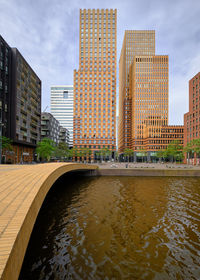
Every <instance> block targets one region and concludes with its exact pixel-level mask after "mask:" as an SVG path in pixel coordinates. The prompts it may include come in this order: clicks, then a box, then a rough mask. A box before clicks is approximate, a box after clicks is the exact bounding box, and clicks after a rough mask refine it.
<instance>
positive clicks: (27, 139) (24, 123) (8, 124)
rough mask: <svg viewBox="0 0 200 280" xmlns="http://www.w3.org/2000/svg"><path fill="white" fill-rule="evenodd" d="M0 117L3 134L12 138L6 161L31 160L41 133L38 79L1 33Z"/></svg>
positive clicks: (39, 83)
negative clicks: (11, 153) (10, 149)
mask: <svg viewBox="0 0 200 280" xmlns="http://www.w3.org/2000/svg"><path fill="white" fill-rule="evenodd" d="M0 43H1V49H0V119H2V122H1V121H0V123H2V135H4V136H6V137H9V138H11V140H12V141H13V154H14V156H12V157H11V156H10V157H9V154H7V155H6V154H5V155H4V158H5V161H6V160H7V159H8V158H10V160H11V162H13V163H18V162H24V161H25V162H31V161H33V160H34V157H35V156H34V153H35V152H34V151H35V148H36V145H37V142H38V141H40V134H41V80H40V79H39V77H38V76H37V75H36V73H35V72H34V71H33V69H32V68H31V67H30V65H29V64H28V63H27V62H26V60H25V59H24V57H23V56H22V55H21V53H20V52H19V51H18V50H17V49H16V48H11V47H10V46H9V45H8V44H7V43H6V42H5V40H4V39H3V38H2V37H1V36H0Z"/></svg>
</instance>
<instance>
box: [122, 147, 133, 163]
mask: <svg viewBox="0 0 200 280" xmlns="http://www.w3.org/2000/svg"><path fill="white" fill-rule="evenodd" d="M133 155H134V151H133V150H132V149H128V148H126V149H125V150H124V156H125V157H126V159H128V162H130V157H132V156H133Z"/></svg>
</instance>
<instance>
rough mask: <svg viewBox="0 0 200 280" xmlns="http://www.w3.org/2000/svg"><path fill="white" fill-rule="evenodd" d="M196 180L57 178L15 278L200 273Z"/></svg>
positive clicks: (184, 275)
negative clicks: (68, 180) (58, 180)
mask: <svg viewBox="0 0 200 280" xmlns="http://www.w3.org/2000/svg"><path fill="white" fill-rule="evenodd" d="M199 183H200V180H199V179H196V178H192V179H191V178H134V177H99V178H82V179H81V180H78V181H76V180H75V181H74V182H73V181H72V182H71V183H70V186H69V184H68V183H67V182H62V184H63V187H62V186H61V187H60V188H59V189H56V191H54V192H53V193H52V195H51V194H50V195H49V197H48V202H45V205H44V207H43V209H42V211H41V213H40V217H39V218H38V221H37V223H36V226H35V228H34V232H33V235H32V237H31V242H30V245H29V248H28V251H27V254H26V257H25V261H24V264H23V268H22V272H21V275H20V279H21V280H22V279H26V280H28V279H95V280H96V279H97V280H98V279H163V280H164V279H170V280H171V279H186V280H188V279H200V210H199V209H200V199H199V198H200V187H199V186H200V184H199ZM36 245H37V246H36Z"/></svg>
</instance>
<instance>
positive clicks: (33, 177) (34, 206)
mask: <svg viewBox="0 0 200 280" xmlns="http://www.w3.org/2000/svg"><path fill="white" fill-rule="evenodd" d="M96 168H97V167H96V166H94V165H85V164H74V163H46V164H37V165H1V166H0V279H1V280H14V279H18V276H19V273H20V269H21V265H22V262H23V258H24V254H25V251H26V248H27V245H28V241H29V238H30V234H31V232H32V228H33V226H34V223H35V220H36V218H37V215H38V212H39V209H40V207H41V205H42V203H43V201H44V198H45V196H46V194H47V192H48V190H49V189H50V188H51V186H52V184H53V183H54V182H55V180H56V179H57V178H59V177H60V176H61V175H62V174H64V173H66V172H68V171H71V170H80V169H88V170H92V169H96Z"/></svg>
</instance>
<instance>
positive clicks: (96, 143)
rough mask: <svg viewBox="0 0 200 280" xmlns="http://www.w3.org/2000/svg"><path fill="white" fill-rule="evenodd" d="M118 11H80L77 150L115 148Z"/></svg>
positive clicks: (76, 119)
mask: <svg viewBox="0 0 200 280" xmlns="http://www.w3.org/2000/svg"><path fill="white" fill-rule="evenodd" d="M116 27H117V10H116V9H115V10H113V9H110V10H109V9H106V10H104V9H102V10H99V9H97V10H95V9H92V10H90V9H89V10H85V9H84V10H80V37H79V40H80V41H79V69H78V70H77V71H76V70H75V71H74V131H73V132H74V137H73V143H74V146H75V147H77V148H82V147H87V148H90V149H91V150H92V158H95V155H96V152H98V150H100V149H102V148H104V147H107V148H109V150H111V151H114V150H115V145H116V136H115V131H116V123H115V117H116V43H117V42H116V36H117V35H116Z"/></svg>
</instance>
